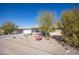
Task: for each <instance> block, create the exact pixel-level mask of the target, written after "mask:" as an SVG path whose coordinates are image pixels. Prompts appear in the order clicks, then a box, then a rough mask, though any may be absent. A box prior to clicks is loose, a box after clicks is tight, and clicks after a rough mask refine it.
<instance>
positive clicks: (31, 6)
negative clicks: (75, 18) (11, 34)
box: [0, 3, 79, 27]
mask: <svg viewBox="0 0 79 59" xmlns="http://www.w3.org/2000/svg"><path fill="white" fill-rule="evenodd" d="M78 7H79V4H74V3H71V4H68V3H65V4H64V3H60V4H56V3H49V4H48V3H39V4H38V3H24V4H18V3H17V4H14V3H6V4H3V3H1V4H0V25H2V24H3V23H4V22H5V21H11V22H14V23H15V24H16V25H18V26H20V27H25V26H28V27H29V26H36V25H37V24H38V19H37V16H38V15H39V12H40V11H41V10H45V11H52V13H54V16H55V18H54V19H55V20H56V21H57V20H58V19H59V18H60V16H61V13H62V11H64V10H71V9H74V8H78Z"/></svg>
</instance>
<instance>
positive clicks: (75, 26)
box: [61, 9, 79, 47]
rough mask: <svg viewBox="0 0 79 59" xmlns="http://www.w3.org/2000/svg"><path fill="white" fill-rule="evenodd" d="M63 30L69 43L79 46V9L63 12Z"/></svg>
mask: <svg viewBox="0 0 79 59" xmlns="http://www.w3.org/2000/svg"><path fill="white" fill-rule="evenodd" d="M61 32H62V34H63V36H64V37H65V38H66V39H65V40H66V42H67V44H69V45H70V46H73V47H79V9H74V10H70V11H66V12H63V14H62V17H61Z"/></svg>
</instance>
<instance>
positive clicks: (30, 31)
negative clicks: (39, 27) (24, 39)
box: [23, 30, 32, 34]
mask: <svg viewBox="0 0 79 59" xmlns="http://www.w3.org/2000/svg"><path fill="white" fill-rule="evenodd" d="M31 33H32V30H23V34H31Z"/></svg>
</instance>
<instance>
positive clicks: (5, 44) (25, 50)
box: [0, 34, 79, 55]
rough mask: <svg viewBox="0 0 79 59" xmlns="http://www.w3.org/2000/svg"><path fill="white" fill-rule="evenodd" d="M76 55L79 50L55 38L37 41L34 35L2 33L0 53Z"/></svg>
mask: <svg viewBox="0 0 79 59" xmlns="http://www.w3.org/2000/svg"><path fill="white" fill-rule="evenodd" d="M67 54H69V55H75V54H77V55H78V54H79V51H78V50H75V49H73V48H70V47H69V50H66V49H65V47H63V46H62V45H61V44H59V43H58V42H57V41H56V40H55V39H52V38H50V40H46V39H45V38H43V39H42V40H40V41H37V40H36V39H35V37H34V36H33V35H29V36H27V37H26V36H24V35H23V34H13V35H1V36H0V55H67Z"/></svg>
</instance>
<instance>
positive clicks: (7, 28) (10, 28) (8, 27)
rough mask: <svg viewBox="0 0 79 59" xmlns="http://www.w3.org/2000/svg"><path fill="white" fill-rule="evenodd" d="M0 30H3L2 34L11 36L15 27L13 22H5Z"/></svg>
mask: <svg viewBox="0 0 79 59" xmlns="http://www.w3.org/2000/svg"><path fill="white" fill-rule="evenodd" d="M2 29H3V30H4V34H11V33H12V32H13V31H14V30H16V29H17V27H16V25H15V24H14V23H13V22H10V21H7V22H5V23H4V24H3V25H2Z"/></svg>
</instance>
